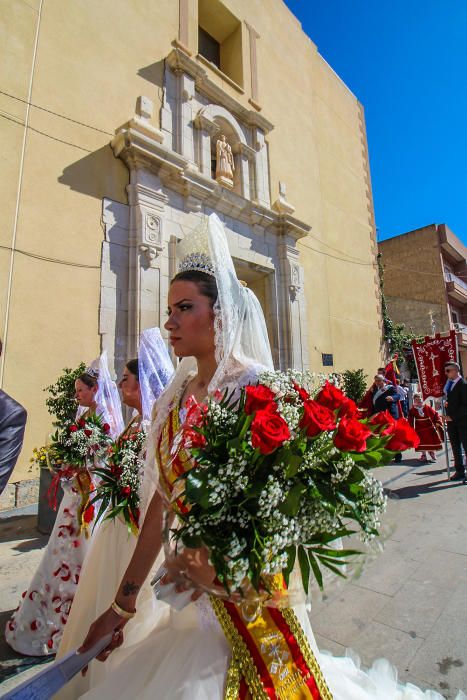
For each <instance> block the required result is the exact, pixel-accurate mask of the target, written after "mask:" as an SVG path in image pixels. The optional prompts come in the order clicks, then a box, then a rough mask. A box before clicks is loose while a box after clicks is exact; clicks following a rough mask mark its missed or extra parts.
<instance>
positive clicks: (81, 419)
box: [78, 418, 86, 428]
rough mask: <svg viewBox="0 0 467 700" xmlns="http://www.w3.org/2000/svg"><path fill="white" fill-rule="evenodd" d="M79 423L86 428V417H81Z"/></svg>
mask: <svg viewBox="0 0 467 700" xmlns="http://www.w3.org/2000/svg"><path fill="white" fill-rule="evenodd" d="M78 425H79V427H80V428H84V426H85V425H86V421H85V420H84V418H80V419H79V421H78Z"/></svg>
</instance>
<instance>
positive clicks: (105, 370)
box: [96, 350, 124, 439]
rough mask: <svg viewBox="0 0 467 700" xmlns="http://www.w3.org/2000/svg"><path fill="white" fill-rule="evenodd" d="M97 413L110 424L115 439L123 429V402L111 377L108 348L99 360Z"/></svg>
mask: <svg viewBox="0 0 467 700" xmlns="http://www.w3.org/2000/svg"><path fill="white" fill-rule="evenodd" d="M98 372H99V376H98V378H97V385H98V389H97V394H96V404H97V411H96V412H97V413H98V414H99V415H101V416H102V420H103V421H104V422H105V423H108V424H109V425H110V434H111V436H112V437H113V438H114V439H115V438H116V437H118V436H119V435H120V433H121V432H122V431H123V428H124V423H123V415H122V404H121V402H120V396H119V393H118V389H117V385H116V384H115V382H114V381H113V379H111V377H110V372H109V364H108V361H107V350H104V352H103V353H102V354H101V356H100V357H99V360H98Z"/></svg>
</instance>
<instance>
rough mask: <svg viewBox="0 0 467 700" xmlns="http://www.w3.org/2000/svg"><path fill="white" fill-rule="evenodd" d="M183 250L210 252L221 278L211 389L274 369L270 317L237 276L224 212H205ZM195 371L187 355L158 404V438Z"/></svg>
mask: <svg viewBox="0 0 467 700" xmlns="http://www.w3.org/2000/svg"><path fill="white" fill-rule="evenodd" d="M179 249H180V251H179V252H180V257H181V258H185V257H186V256H187V255H193V254H195V253H202V254H204V255H206V254H207V255H208V256H209V258H210V260H211V262H212V268H213V271H214V276H215V279H216V283H217V290H218V298H217V301H216V303H215V305H214V313H215V321H214V329H215V346H216V360H217V362H218V365H217V369H216V372H215V373H214V376H213V378H212V380H211V382H210V384H209V387H208V394H209V395H213V394H214V392H215V391H216V390H218V389H219V390H220V391H223V390H224V389H225V388H226V387H235V386H240V385H242V384H245V383H248V381H249V380H251V381H254V379H255V377H256V375H257V372H258V369H259V368H267V369H272V368H273V362H272V355H271V348H270V345H269V340H268V334H267V329H266V322H265V319H264V314H263V311H262V308H261V305H260V303H259V301H258V299H257V298H256V296H255V295H254V293H253V292H252V291H251V290H250V289H248V288H246V287H244V286H243V285H242V284H241V283H240V282H239V280H238V278H237V274H236V272H235V268H234V264H233V260H232V256H231V254H230V251H229V247H228V244H227V238H226V235H225V231H224V227H223V225H222V222H221V221H220V219H219V217H218V216H217V215H216V214H211V215H210V216H209V217H206V218H205V219H204V220H203V222H202V223H201V224H200V226H199V227H198V228H197V229H196V230H195V231H194V232H193V233H192V234H187V236H186V238H185V239H184V240H183V242H182V243H181V244H180V246H179ZM190 373H196V361H195V359H194V358H192V357H189V358H184V359H183V360H182V361H181V362H180V363H179V365H178V367H177V370H176V372H175V375H174V377H173V379H172V381H171V382H170V384H169V385H168V386H167V388H166V390H165V391H164V392H163V394H162V395H161V397H160V399H159V401H158V402H157V404H156V406H155V409H156V415H155V417H154V422H153V430H152V432H153V438H154V439H156V436H157V434H158V433H159V430H160V427H161V426H162V424H163V423H164V421H165V419H166V417H167V415H168V412H169V411H170V408H171V404H172V400H173V398H174V396H175V395H177V394H178V391H179V390H180V388H181V387H182V386H183V384H184V383H185V381H186V379H187V378H188V377H189V375H190Z"/></svg>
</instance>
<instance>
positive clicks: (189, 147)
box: [175, 71, 197, 168]
mask: <svg viewBox="0 0 467 700" xmlns="http://www.w3.org/2000/svg"><path fill="white" fill-rule="evenodd" d="M176 76H177V113H176V115H175V148H176V150H177V151H178V153H180V154H181V155H182V156H184V157H185V158H187V160H188V161H189V163H190V165H191V167H193V168H197V166H196V164H195V148H194V138H193V136H194V134H193V107H192V105H193V98H194V96H195V81H194V78H192V77H191V76H190V75H187V74H186V73H184V72H183V71H176Z"/></svg>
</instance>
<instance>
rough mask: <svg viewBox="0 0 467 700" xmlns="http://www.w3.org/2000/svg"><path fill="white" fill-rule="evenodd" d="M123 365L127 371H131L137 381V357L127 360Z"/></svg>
mask: <svg viewBox="0 0 467 700" xmlns="http://www.w3.org/2000/svg"><path fill="white" fill-rule="evenodd" d="M125 367H126V368H127V370H128V371H129V372H131V373H132V374H133V375H134V376H135V377H136V379H137V380H138V381H139V364H138V360H137V358H135V359H134V360H128V362H127V363H126V365H125Z"/></svg>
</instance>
